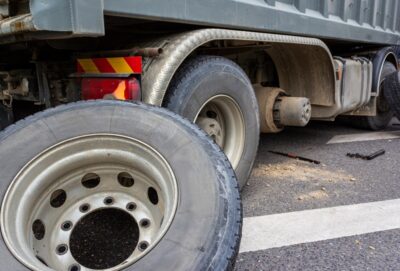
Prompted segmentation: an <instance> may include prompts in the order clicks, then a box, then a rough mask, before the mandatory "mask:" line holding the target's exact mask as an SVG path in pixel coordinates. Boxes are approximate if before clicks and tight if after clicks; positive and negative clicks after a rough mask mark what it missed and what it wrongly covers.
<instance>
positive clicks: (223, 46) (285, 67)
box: [142, 29, 336, 106]
mask: <svg viewBox="0 0 400 271" xmlns="http://www.w3.org/2000/svg"><path fill="white" fill-rule="evenodd" d="M165 40H168V42H167V43H165V42H163V41H161V42H160V45H161V44H166V45H165V47H164V48H163V49H164V51H163V56H162V57H160V58H158V59H155V60H153V61H152V62H151V64H150V65H149V66H148V67H146V68H145V72H144V75H143V81H142V86H143V100H144V102H146V103H150V104H155V105H161V104H162V102H163V100H164V96H165V92H166V90H167V88H168V86H169V84H170V82H171V80H172V78H173V75H174V74H175V73H176V71H177V70H178V68H179V67H181V65H182V63H183V62H184V61H185V59H187V57H189V56H190V55H193V54H209V55H221V54H223V55H225V56H227V55H232V56H235V55H240V56H239V62H237V63H238V64H239V65H240V66H242V67H244V69H245V70H246V67H245V66H246V65H244V64H242V63H241V62H242V60H241V59H240V58H243V57H244V55H245V54H247V53H250V55H251V52H254V51H258V52H265V53H266V55H268V56H270V58H271V59H272V63H274V66H275V67H276V74H277V76H276V77H277V78H279V86H280V87H282V88H283V89H285V90H286V91H287V92H288V93H289V94H292V95H293V96H299V97H308V98H310V99H311V102H312V104H315V105H321V106H332V105H334V104H335V92H336V78H335V68H334V65H333V59H332V56H331V54H330V51H329V49H328V48H327V46H326V45H325V44H324V43H323V42H322V41H321V40H318V39H313V38H305V37H292V36H285V35H277V34H267V33H255V32H244V31H235V30H225V29H200V30H195V31H191V32H186V33H182V34H178V35H175V36H171V37H170V38H166V39H165ZM264 56H265V55H264ZM267 58H268V57H267ZM244 62H245V63H246V61H244ZM243 65H244V66H243ZM248 74H249V75H250V76H249V77H250V79H251V81H253V82H257V80H256V79H254V78H257V76H255V75H252V73H251V72H248ZM253 74H254V72H253ZM252 77H253V78H252ZM258 78H259V79H260V78H261V79H262V75H261V76H259V77H258ZM271 83H273V84H277V80H276V82H271Z"/></svg>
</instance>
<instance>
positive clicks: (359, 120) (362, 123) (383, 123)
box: [351, 62, 396, 131]
mask: <svg viewBox="0 0 400 271" xmlns="http://www.w3.org/2000/svg"><path fill="white" fill-rule="evenodd" d="M395 71H396V67H395V66H394V65H393V64H392V63H390V62H385V63H384V64H383V68H382V76H381V81H380V82H379V84H380V93H379V96H378V99H377V105H376V107H377V108H376V111H377V112H376V116H363V117H351V122H352V124H353V125H354V126H355V127H358V128H361V129H368V130H373V131H377V130H382V129H385V128H386V127H387V126H388V125H389V123H390V121H391V120H392V118H393V111H392V110H391V108H390V106H389V104H388V102H387V100H386V97H385V95H384V92H385V88H384V84H383V82H384V80H385V78H386V77H387V76H388V75H390V74H392V73H393V72H395Z"/></svg>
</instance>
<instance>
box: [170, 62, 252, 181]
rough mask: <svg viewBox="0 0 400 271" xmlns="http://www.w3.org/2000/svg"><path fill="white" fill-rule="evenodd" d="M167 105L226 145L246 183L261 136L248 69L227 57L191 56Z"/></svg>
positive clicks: (230, 157)
mask: <svg viewBox="0 0 400 271" xmlns="http://www.w3.org/2000/svg"><path fill="white" fill-rule="evenodd" d="M164 106H165V107H167V108H168V109H170V110H172V111H174V112H176V113H178V114H179V115H182V116H184V117H185V118H187V119H189V120H191V121H192V122H194V123H196V124H197V125H198V126H199V127H200V128H202V129H203V130H204V131H205V132H206V133H207V134H208V135H209V136H210V137H211V138H212V139H213V140H214V141H215V142H216V143H217V144H218V145H219V146H220V147H221V148H222V149H223V150H224V152H225V154H226V156H227V157H228V159H229V161H230V162H231V164H232V166H233V168H234V170H235V172H236V176H237V178H238V181H239V185H240V187H241V188H242V187H243V186H244V185H245V184H246V182H247V179H248V177H249V175H250V172H251V169H252V167H253V163H254V160H255V157H256V153H257V148H258V141H259V136H260V124H259V116H258V103H257V98H256V96H255V93H254V90H253V87H252V85H251V83H250V81H249V79H248V77H247V75H246V74H245V72H244V71H243V70H242V69H241V68H240V67H239V66H238V65H237V64H236V63H234V62H232V61H231V60H229V59H226V58H223V57H218V56H199V57H195V58H192V59H189V60H188V61H187V62H186V63H184V64H183V65H182V67H180V68H179V70H178V72H177V73H176V75H175V76H174V78H173V80H172V82H171V85H170V87H169V89H168V91H167V96H166V99H165V102H164Z"/></svg>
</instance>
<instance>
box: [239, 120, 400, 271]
mask: <svg viewBox="0 0 400 271" xmlns="http://www.w3.org/2000/svg"><path fill="white" fill-rule="evenodd" d="M380 149H384V150H385V151H386V153H385V154H384V155H383V156H379V157H377V158H376V159H374V160H371V161H366V160H361V159H355V158H349V157H347V156H346V153H348V152H354V153H356V152H358V153H362V154H370V153H373V152H375V151H377V150H380ZM269 150H274V151H282V152H292V153H296V154H298V155H302V156H305V157H308V158H312V159H316V160H319V161H321V164H320V165H316V164H311V163H309V162H303V161H298V160H294V159H290V158H287V157H282V156H278V155H275V154H271V153H269V152H268V151H269ZM242 199H243V211H244V224H243V238H242V242H241V247H240V254H239V256H238V259H237V263H236V270H237V271H239V270H379V271H380V270H400V124H399V121H397V120H393V123H392V125H391V126H390V127H389V128H388V130H387V131H385V132H379V133H376V132H370V131H363V130H358V129H354V128H351V127H348V126H344V125H341V124H337V123H328V122H314V123H312V124H311V125H309V126H308V127H306V128H290V129H286V130H285V131H284V132H283V133H280V134H272V135H268V134H267V135H262V136H261V140H260V147H259V153H258V157H257V160H256V163H255V166H254V170H253V172H252V175H251V178H250V180H249V183H248V185H247V186H246V187H245V188H244V191H243V193H242Z"/></svg>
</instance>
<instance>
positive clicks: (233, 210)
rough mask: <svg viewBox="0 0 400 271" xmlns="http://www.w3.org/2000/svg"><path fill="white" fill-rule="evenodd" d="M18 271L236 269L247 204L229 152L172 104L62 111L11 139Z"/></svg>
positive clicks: (6, 166)
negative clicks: (242, 201)
mask: <svg viewBox="0 0 400 271" xmlns="http://www.w3.org/2000/svg"><path fill="white" fill-rule="evenodd" d="M0 153H1V157H0V175H1V176H2V178H1V182H0V196H1V199H2V201H1V202H2V203H1V213H0V215H1V216H0V225H1V232H2V239H0V259H1V264H2V266H7V270H28V269H31V270H40V271H45V270H57V271H58V270H62V271H78V270H104V269H107V270H159V269H162V270H208V269H214V270H231V269H232V268H233V263H234V261H235V257H236V255H237V251H238V245H239V241H240V229H241V204H240V196H239V190H238V186H237V181H236V178H235V174H234V171H233V170H232V168H231V166H230V164H229V162H228V160H227V158H226V157H225V155H224V154H223V152H222V151H221V150H220V148H219V147H218V146H217V145H216V144H214V143H213V142H212V141H211V140H210V139H209V138H208V136H207V135H206V134H204V132H202V131H201V130H200V129H199V128H198V127H197V126H195V125H193V124H190V123H189V122H188V121H186V120H184V119H183V118H181V117H180V116H178V115H176V114H174V113H172V112H169V111H167V110H165V109H162V108H157V107H151V106H147V105H142V104H134V103H127V102H117V101H89V102H79V103H74V104H69V105H65V106H60V107H57V108H55V109H50V110H47V111H44V112H41V113H38V114H36V115H34V116H32V117H29V118H27V119H25V120H23V121H20V122H18V123H17V124H15V125H12V126H11V127H9V128H7V129H6V130H5V131H3V133H1V134H0Z"/></svg>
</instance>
